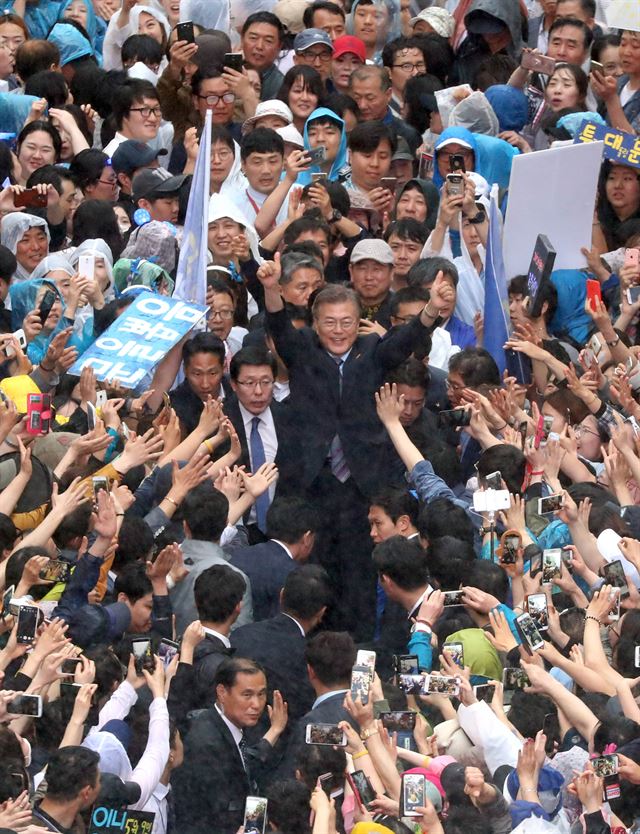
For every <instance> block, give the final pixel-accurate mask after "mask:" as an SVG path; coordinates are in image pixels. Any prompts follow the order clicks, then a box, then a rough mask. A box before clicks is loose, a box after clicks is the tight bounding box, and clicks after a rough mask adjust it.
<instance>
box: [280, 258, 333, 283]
mask: <svg viewBox="0 0 640 834" xmlns="http://www.w3.org/2000/svg"><path fill="white" fill-rule="evenodd" d="M280 266H281V270H282V271H281V273H280V284H281V285H282V286H286V284H290V283H291V281H292V280H293V276H294V275H295V274H296V272H297V271H298V270H299V269H315V271H316V272H317V273H318V274H319V275H320V277H321V278H322V277H323V276H324V270H323V268H322V264H321V263H320V261H318V260H316V259H315V258H312V257H311V256H309V255H305V254H303V253H302V252H285V253H284V254H283V255H282V258H281V261H280Z"/></svg>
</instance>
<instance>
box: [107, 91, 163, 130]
mask: <svg viewBox="0 0 640 834" xmlns="http://www.w3.org/2000/svg"><path fill="white" fill-rule="evenodd" d="M145 98H148V99H152V100H155V101H158V91H157V90H156V88H155V87H154V86H153V84H152V83H151V82H150V81H145V80H144V79H141V78H128V79H127V80H126V81H125V82H124V83H123V84H121V85H119V86H118V87H116V88H115V91H114V97H113V118H114V120H115V124H116V128H117V129H118V130H120V129H121V128H122V122H123V119H124V118H125V116H128V115H129V111H130V110H131V108H132V107H133V105H134V104H135V103H136V102H138V101H142V100H143V99H145Z"/></svg>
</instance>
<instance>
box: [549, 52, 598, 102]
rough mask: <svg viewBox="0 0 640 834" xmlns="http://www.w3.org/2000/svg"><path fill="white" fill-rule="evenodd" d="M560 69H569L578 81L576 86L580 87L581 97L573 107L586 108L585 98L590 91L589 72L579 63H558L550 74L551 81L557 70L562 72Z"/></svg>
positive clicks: (579, 93)
mask: <svg viewBox="0 0 640 834" xmlns="http://www.w3.org/2000/svg"><path fill="white" fill-rule="evenodd" d="M560 70H567V71H568V72H569V73H570V74H571V75H572V76H573V80H574V81H575V82H576V87H577V88H578V95H579V97H580V98H579V99H578V102H577V104H576V105H575V106H574V108H573V109H574V110H580V109H584V108H585V106H586V104H585V100H586V98H587V93H588V92H589V78H588V77H587V74H586V73H585V71H584V70H583V69H582V67H579V66H578V65H577V64H565V63H557V64H556V68H555V69H554V71H553V72H552V73H551V75H550V76H549V81H551V79H552V78H553V76H554V75H555V74H556V73H557V72H560ZM547 83H549V82H547Z"/></svg>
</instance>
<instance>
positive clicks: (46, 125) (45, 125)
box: [16, 119, 62, 162]
mask: <svg viewBox="0 0 640 834" xmlns="http://www.w3.org/2000/svg"><path fill="white" fill-rule="evenodd" d="M38 131H41V132H43V133H48V134H49V137H50V139H51V143H52V144H53V151H54V153H55V157H56V162H57V161H58V160H59V159H60V153H61V151H62V139H61V138H60V134H59V133H58V131H57V130H56V129H55V127H54V126H53V125H52V124H51V123H50V122H43V121H42V120H41V119H38V120H37V121H35V122H29V124H27V125H25V126H24V127H23V128H22V130H21V131H20V133H19V134H18V138H17V139H16V153H17V154H18V155H19V154H20V148H21V147H22V143H23V142H24V141H25V139H26V138H27V137H28V136H31V134H32V133H37V132H38Z"/></svg>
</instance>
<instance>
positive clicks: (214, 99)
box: [198, 93, 236, 107]
mask: <svg viewBox="0 0 640 834" xmlns="http://www.w3.org/2000/svg"><path fill="white" fill-rule="evenodd" d="M198 98H202V99H204V100H205V101H206V102H207V104H210V105H211V106H212V107H215V106H216V104H217V103H218V102H219V101H224V103H225V104H231V102H232V101H235V100H236V97H235V95H234V94H233V93H224V94H223V95H221V96H214V95H208V96H201V95H199V96H198Z"/></svg>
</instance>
